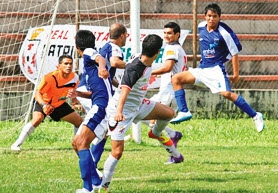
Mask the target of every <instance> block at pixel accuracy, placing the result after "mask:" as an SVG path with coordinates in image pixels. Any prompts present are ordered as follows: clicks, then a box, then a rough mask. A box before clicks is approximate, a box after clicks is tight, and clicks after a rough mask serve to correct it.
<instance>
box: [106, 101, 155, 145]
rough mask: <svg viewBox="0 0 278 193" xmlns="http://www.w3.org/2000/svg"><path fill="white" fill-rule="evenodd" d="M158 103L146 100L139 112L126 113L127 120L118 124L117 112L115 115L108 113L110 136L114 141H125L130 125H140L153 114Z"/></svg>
mask: <svg viewBox="0 0 278 193" xmlns="http://www.w3.org/2000/svg"><path fill="white" fill-rule="evenodd" d="M155 104H156V102H155V101H151V100H149V99H144V100H143V102H142V104H141V105H140V107H139V109H138V111H136V112H135V111H133V112H125V111H123V114H124V116H125V120H124V121H121V122H116V121H115V119H114V114H115V110H113V113H109V112H107V113H108V116H109V117H108V119H109V120H108V128H109V129H108V134H109V135H111V139H112V140H116V141H121V140H124V137H125V133H126V132H127V130H128V128H129V127H130V125H131V124H132V122H133V123H138V122H139V121H140V120H142V119H144V118H145V117H146V116H147V115H148V114H150V113H151V112H152V110H153V109H154V107H155Z"/></svg>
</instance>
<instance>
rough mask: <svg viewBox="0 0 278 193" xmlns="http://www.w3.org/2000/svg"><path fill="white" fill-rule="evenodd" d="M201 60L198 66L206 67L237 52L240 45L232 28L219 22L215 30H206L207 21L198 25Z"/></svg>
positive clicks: (228, 58)
mask: <svg viewBox="0 0 278 193" xmlns="http://www.w3.org/2000/svg"><path fill="white" fill-rule="evenodd" d="M198 29H199V44H200V53H201V61H200V65H199V68H208V67H213V66H216V65H220V66H224V63H225V62H227V61H228V60H230V59H231V58H232V56H234V55H236V54H237V53H239V52H240V51H241V49H242V46H241V44H240V42H239V40H238V38H237V36H236V34H235V33H234V32H233V30H232V29H231V28H230V27H229V26H228V25H226V24H225V23H223V22H219V26H218V28H217V29H216V30H214V31H212V32H208V30H207V22H206V21H203V22H201V23H200V24H199V25H198Z"/></svg>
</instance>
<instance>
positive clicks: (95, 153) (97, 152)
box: [91, 139, 106, 168]
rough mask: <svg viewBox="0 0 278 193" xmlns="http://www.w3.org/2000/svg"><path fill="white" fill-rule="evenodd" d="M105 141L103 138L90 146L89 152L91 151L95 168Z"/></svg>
mask: <svg viewBox="0 0 278 193" xmlns="http://www.w3.org/2000/svg"><path fill="white" fill-rule="evenodd" d="M105 143H106V139H103V140H102V141H101V142H99V143H98V144H96V145H92V146H91V152H92V154H93V157H94V164H95V167H96V168H97V164H98V162H99V160H100V158H101V155H102V153H103V151H104V146H105Z"/></svg>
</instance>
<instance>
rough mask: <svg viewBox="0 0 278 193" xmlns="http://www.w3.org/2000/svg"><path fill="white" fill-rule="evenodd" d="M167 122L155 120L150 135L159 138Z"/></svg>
mask: <svg viewBox="0 0 278 193" xmlns="http://www.w3.org/2000/svg"><path fill="white" fill-rule="evenodd" d="M168 123H169V120H157V121H156V122H155V125H154V127H153V128H152V133H153V134H154V135H156V136H160V135H161V132H162V131H163V129H164V128H165V127H166V126H167V125H168Z"/></svg>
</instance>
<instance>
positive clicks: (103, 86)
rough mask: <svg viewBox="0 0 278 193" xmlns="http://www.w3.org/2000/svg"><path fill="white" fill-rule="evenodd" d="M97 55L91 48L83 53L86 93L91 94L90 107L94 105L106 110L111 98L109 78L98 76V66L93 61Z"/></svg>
mask: <svg viewBox="0 0 278 193" xmlns="http://www.w3.org/2000/svg"><path fill="white" fill-rule="evenodd" d="M98 55H99V54H98V53H97V51H96V50H94V49H92V48H87V49H85V50H84V52H83V62H84V74H85V75H84V76H85V81H86V87H87V90H88V91H91V92H92V96H91V99H92V105H94V104H96V105H98V106H102V107H104V108H106V106H107V104H108V100H109V98H110V97H111V96H112V86H111V81H110V79H109V78H107V79H102V78H100V77H99V76H98V64H97V63H96V61H95V58H96V56H98Z"/></svg>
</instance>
